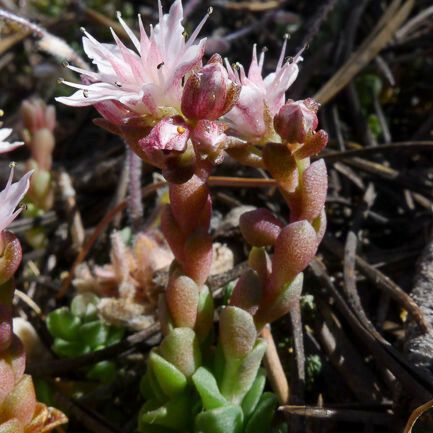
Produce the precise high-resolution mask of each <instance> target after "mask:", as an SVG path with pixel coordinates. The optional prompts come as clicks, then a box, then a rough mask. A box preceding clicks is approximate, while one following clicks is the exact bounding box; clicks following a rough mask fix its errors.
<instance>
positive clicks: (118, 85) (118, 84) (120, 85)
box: [114, 81, 122, 87]
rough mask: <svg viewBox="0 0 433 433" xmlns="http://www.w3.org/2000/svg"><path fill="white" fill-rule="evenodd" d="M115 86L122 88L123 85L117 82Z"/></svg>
mask: <svg viewBox="0 0 433 433" xmlns="http://www.w3.org/2000/svg"><path fill="white" fill-rule="evenodd" d="M114 84H115V85H116V86H117V87H122V84H121V83H119V82H118V81H115V82H114Z"/></svg>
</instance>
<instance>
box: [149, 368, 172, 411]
mask: <svg viewBox="0 0 433 433" xmlns="http://www.w3.org/2000/svg"><path fill="white" fill-rule="evenodd" d="M146 376H148V381H149V384H150V388H151V390H152V395H153V396H154V398H155V400H158V401H159V402H160V403H165V402H166V401H167V396H166V395H165V394H164V391H163V390H162V388H161V385H160V384H159V382H158V379H157V378H156V376H155V372H154V371H153V369H152V368H148V370H147V372H146Z"/></svg>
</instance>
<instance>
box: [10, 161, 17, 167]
mask: <svg viewBox="0 0 433 433" xmlns="http://www.w3.org/2000/svg"><path fill="white" fill-rule="evenodd" d="M16 166H17V163H16V162H15V161H11V162H10V163H9V168H15V167H16Z"/></svg>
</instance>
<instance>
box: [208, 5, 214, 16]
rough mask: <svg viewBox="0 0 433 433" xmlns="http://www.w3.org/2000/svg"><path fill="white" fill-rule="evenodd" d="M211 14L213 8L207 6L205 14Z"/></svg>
mask: <svg viewBox="0 0 433 433" xmlns="http://www.w3.org/2000/svg"><path fill="white" fill-rule="evenodd" d="M212 13H213V7H212V6H209V7H208V9H207V14H208V15H211V14H212Z"/></svg>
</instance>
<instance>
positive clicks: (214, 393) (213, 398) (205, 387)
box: [192, 367, 227, 410]
mask: <svg viewBox="0 0 433 433" xmlns="http://www.w3.org/2000/svg"><path fill="white" fill-rule="evenodd" d="M192 381H193V383H194V385H195V387H196V389H197V392H198V393H199V394H200V397H201V401H202V403H203V407H204V408H205V409H206V410H211V409H217V408H219V407H222V406H226V405H227V400H226V399H225V398H224V397H223V395H222V394H221V393H220V390H219V388H218V384H217V382H216V380H215V377H214V376H213V374H212V373H211V372H210V371H209V370H207V369H206V368H204V367H200V368H198V369H197V371H196V372H195V373H194V374H193V375H192Z"/></svg>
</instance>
